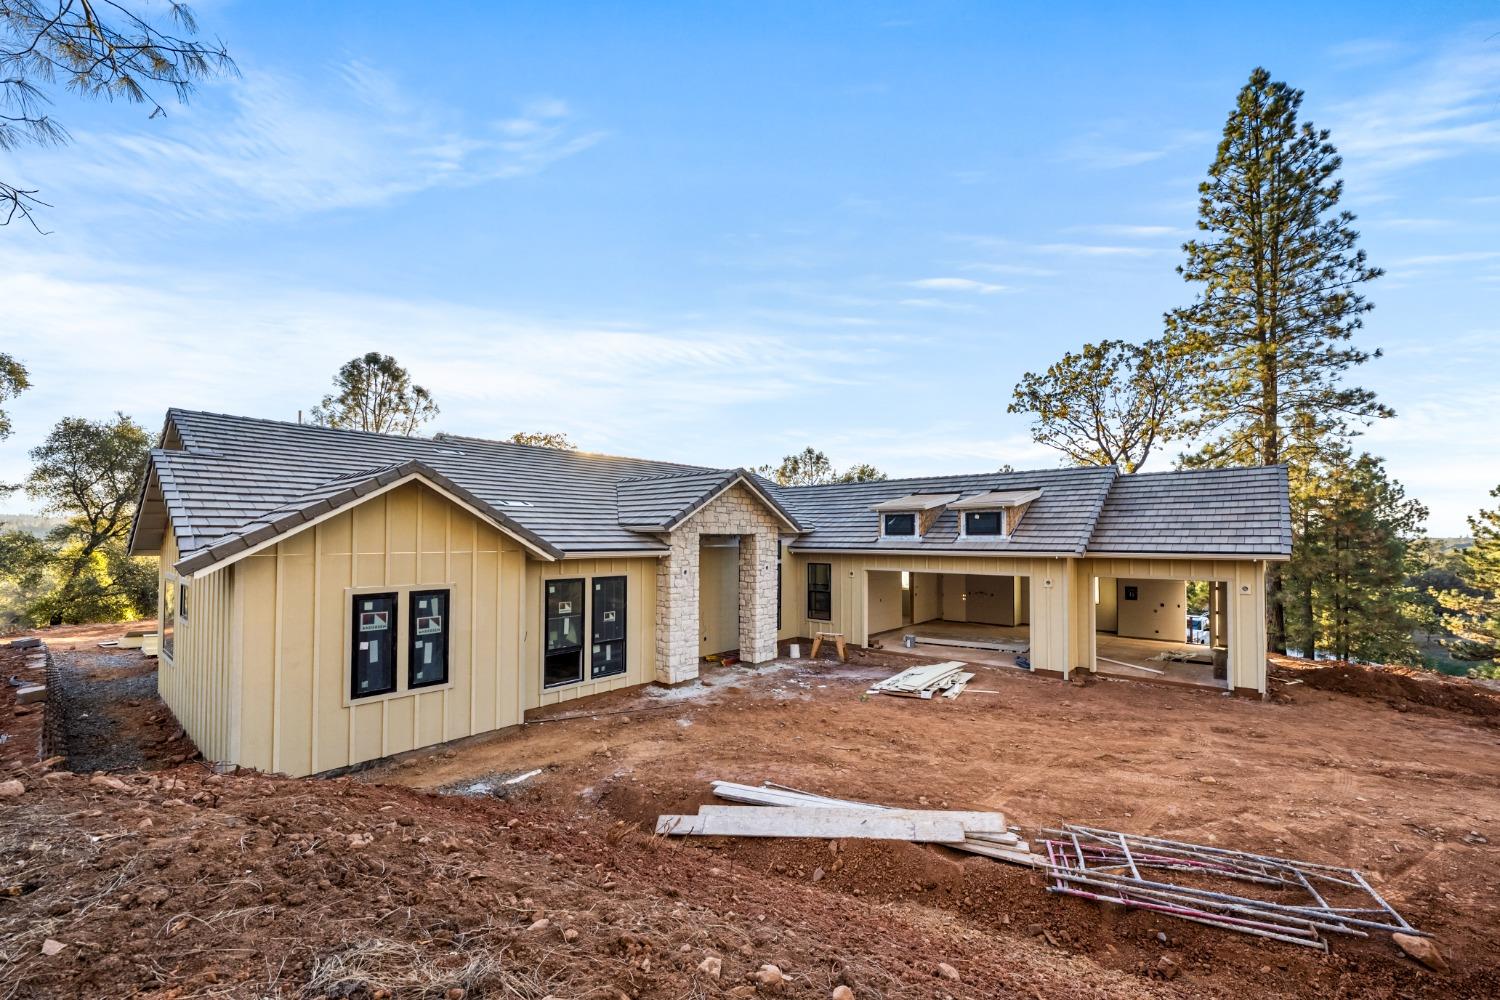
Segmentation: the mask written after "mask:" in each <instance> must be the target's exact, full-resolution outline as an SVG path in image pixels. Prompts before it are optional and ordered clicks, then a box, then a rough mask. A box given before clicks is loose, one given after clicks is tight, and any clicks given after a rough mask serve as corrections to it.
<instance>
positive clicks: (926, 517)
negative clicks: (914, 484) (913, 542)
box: [870, 493, 959, 539]
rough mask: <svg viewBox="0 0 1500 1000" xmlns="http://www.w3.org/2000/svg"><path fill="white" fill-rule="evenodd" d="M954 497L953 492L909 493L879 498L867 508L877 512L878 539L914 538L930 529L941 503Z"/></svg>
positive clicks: (942, 504)
mask: <svg viewBox="0 0 1500 1000" xmlns="http://www.w3.org/2000/svg"><path fill="white" fill-rule="evenodd" d="M958 496H959V495H958V494H957V493H911V494H908V495H906V496H904V497H895V498H893V499H891V500H882V501H880V503H877V504H874V505H873V506H871V507H870V509H871V510H873V511H874V512H875V513H877V514H879V515H880V537H881V538H911V539H917V538H921V537H922V536H923V535H925V534H927V532H928V531H930V530H932V525H933V524H934V523H935V522H936V521H937V519H938V515H940V514H942V512H943V507H944V505H946V504H947V503H949V502H950V501H953V500H957V499H958Z"/></svg>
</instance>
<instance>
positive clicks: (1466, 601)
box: [1439, 486, 1500, 676]
mask: <svg viewBox="0 0 1500 1000" xmlns="http://www.w3.org/2000/svg"><path fill="white" fill-rule="evenodd" d="M1490 496H1492V497H1495V498H1496V499H1500V486H1497V487H1495V488H1494V489H1493V490H1491V491H1490ZM1469 530H1470V531H1471V532H1472V533H1473V535H1474V544H1473V545H1471V546H1469V547H1468V548H1467V549H1465V550H1464V551H1463V554H1462V556H1461V557H1460V561H1459V567H1458V577H1459V584H1460V585H1459V586H1456V587H1453V588H1451V589H1449V590H1445V591H1443V593H1442V594H1441V595H1440V596H1439V602H1440V603H1441V605H1442V608H1443V612H1444V614H1443V624H1444V625H1445V626H1446V627H1447V629H1448V630H1449V631H1450V632H1451V633H1452V634H1453V636H1454V637H1455V640H1456V641H1455V643H1454V646H1455V652H1456V653H1457V654H1458V655H1459V656H1462V657H1463V658H1464V659H1470V660H1489V661H1491V662H1490V663H1489V664H1486V665H1483V666H1481V667H1477V668H1476V669H1478V670H1482V671H1492V672H1493V671H1494V669H1495V668H1496V667H1500V507H1497V508H1495V509H1493V510H1481V511H1480V512H1479V513H1478V514H1476V515H1475V516H1473V517H1471V518H1469ZM1483 676H1490V674H1484V675H1483Z"/></svg>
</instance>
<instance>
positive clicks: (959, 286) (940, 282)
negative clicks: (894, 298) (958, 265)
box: [907, 278, 1010, 295]
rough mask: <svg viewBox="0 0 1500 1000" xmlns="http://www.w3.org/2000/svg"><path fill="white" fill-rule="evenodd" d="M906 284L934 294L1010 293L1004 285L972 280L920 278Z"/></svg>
mask: <svg viewBox="0 0 1500 1000" xmlns="http://www.w3.org/2000/svg"><path fill="white" fill-rule="evenodd" d="M907 284H909V285H910V286H911V287H913V288H925V289H927V290H929V291H934V292H973V293H977V294H979V295H995V294H997V293H999V292H1007V291H1010V289H1009V288H1008V287H1007V286H1005V285H996V284H993V283H991V282H988V281H975V280H974V279H973V278H920V279H918V280H917V281H911V282H907Z"/></svg>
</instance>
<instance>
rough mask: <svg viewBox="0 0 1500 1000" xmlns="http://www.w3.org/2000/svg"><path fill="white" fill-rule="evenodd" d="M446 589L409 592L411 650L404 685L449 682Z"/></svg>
mask: <svg viewBox="0 0 1500 1000" xmlns="http://www.w3.org/2000/svg"><path fill="white" fill-rule="evenodd" d="M448 605H449V599H448V591H446V590H414V591H412V592H411V650H410V656H409V657H408V663H407V675H408V676H407V679H406V686H407V687H409V688H422V687H431V686H432V685H434V684H446V683H448V617H449V616H448Z"/></svg>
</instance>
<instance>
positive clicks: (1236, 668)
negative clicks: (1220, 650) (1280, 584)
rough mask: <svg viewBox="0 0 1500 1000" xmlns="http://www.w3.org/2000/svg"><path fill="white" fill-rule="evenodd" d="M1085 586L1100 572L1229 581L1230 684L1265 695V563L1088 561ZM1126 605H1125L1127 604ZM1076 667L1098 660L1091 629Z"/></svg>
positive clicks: (1083, 565) (1081, 567)
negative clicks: (1095, 658) (1095, 657)
mask: <svg viewBox="0 0 1500 1000" xmlns="http://www.w3.org/2000/svg"><path fill="white" fill-rule="evenodd" d="M1077 573H1078V576H1079V578H1080V585H1088V586H1091V583H1090V581H1091V579H1092V578H1093V577H1095V576H1103V577H1111V576H1112V577H1118V578H1121V579H1127V578H1128V579H1132V580H1211V581H1216V582H1222V583H1224V584H1225V588H1224V590H1225V591H1226V592H1227V595H1228V596H1227V597H1226V598H1225V600H1226V601H1227V603H1228V607H1227V609H1226V612H1227V614H1226V617H1227V622H1226V624H1225V631H1226V641H1225V646H1226V647H1227V648H1228V651H1229V683H1230V687H1231V688H1232V689H1233V690H1235V691H1237V692H1240V693H1242V694H1251V693H1255V694H1261V695H1264V694H1265V693H1266V564H1265V562H1264V561H1261V560H1231V559H1084V560H1080V561H1079V564H1078V567H1077ZM1123 603H1124V602H1121V604H1122V607H1123ZM1078 649H1079V655H1078V657H1077V658H1076V663H1075V665H1076V666H1085V667H1086V666H1088V665H1089V664H1093V663H1094V662H1095V660H1094V656H1095V650H1094V639H1093V632H1092V630H1091V631H1090V632H1089V635H1088V636H1087V637H1085V638H1082V639H1081V640H1080V643H1079V646H1078Z"/></svg>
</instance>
